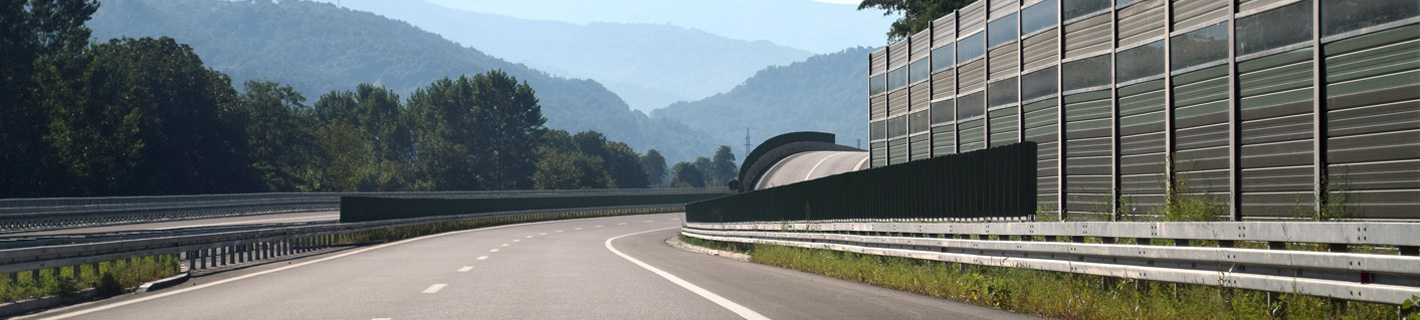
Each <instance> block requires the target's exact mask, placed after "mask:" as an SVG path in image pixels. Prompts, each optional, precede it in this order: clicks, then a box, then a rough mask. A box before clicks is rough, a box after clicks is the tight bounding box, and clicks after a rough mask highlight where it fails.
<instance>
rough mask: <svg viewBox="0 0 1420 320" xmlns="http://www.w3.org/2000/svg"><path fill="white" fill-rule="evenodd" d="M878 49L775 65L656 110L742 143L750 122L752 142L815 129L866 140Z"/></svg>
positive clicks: (847, 140) (846, 139) (659, 115)
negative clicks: (871, 68)
mask: <svg viewBox="0 0 1420 320" xmlns="http://www.w3.org/2000/svg"><path fill="white" fill-rule="evenodd" d="M873 50H876V49H872V48H862V47H858V48H851V49H846V50H843V51H839V52H837V53H831V54H824V55H818V56H814V57H812V58H809V59H808V60H807V61H804V62H797V63H794V64H791V65H788V66H783V67H770V68H768V69H764V70H762V71H759V73H756V74H755V75H754V77H751V78H749V79H748V80H745V82H744V84H742V85H740V86H738V87H735V89H734V90H730V92H726V93H722V94H717V95H715V96H712V97H709V98H705V99H703V100H700V101H695V102H682V103H676V104H673V105H671V106H669V107H666V108H664V109H659V110H656V111H655V112H652V113H651V116H652V117H653V118H656V119H669V120H675V121H679V122H681V123H685V124H686V125H687V126H689V127H690V128H691V129H695V130H699V131H704V132H707V133H709V134H710V135H711V137H712V138H713V139H714V142H715V143H718V144H728V145H740V143H743V141H744V134H745V128H746V127H748V128H749V129H750V135H751V137H752V138H753V139H754V141H752V142H753V143H759V142H760V141H764V139H768V138H770V137H773V136H775V135H779V134H782V133H786V132H794V131H805V130H811V131H824V132H832V133H835V134H837V135H838V143H839V144H842V145H848V146H853V145H855V144H856V143H857V140H855V139H863V146H867V143H868V142H867V140H868V58H867V57H868V53H871V52H872V51H873ZM736 142H739V143H736Z"/></svg>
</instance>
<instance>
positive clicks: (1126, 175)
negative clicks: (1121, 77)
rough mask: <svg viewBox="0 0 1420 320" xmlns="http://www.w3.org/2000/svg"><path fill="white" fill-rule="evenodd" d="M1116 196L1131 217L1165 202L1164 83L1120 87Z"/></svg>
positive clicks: (1150, 210)
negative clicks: (1117, 193)
mask: <svg viewBox="0 0 1420 320" xmlns="http://www.w3.org/2000/svg"><path fill="white" fill-rule="evenodd" d="M1117 92H1118V94H1119V134H1120V136H1119V175H1120V176H1119V183H1120V185H1119V193H1120V197H1121V198H1122V199H1123V201H1124V205H1125V207H1124V208H1123V209H1124V210H1125V211H1126V212H1128V213H1130V214H1148V213H1155V212H1157V211H1158V208H1159V206H1161V205H1163V198H1164V189H1165V188H1164V185H1165V183H1164V177H1165V176H1164V165H1165V162H1166V161H1167V159H1168V157H1167V155H1165V151H1166V150H1165V148H1164V147H1165V145H1166V142H1165V141H1164V129H1165V128H1164V118H1165V116H1166V115H1165V113H1164V81H1163V80H1162V79H1161V80H1155V81H1149V82H1144V83H1139V84H1134V85H1130V86H1127V87H1120V88H1119V89H1118V90H1117Z"/></svg>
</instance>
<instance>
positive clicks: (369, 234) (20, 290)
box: [0, 208, 684, 303]
mask: <svg viewBox="0 0 1420 320" xmlns="http://www.w3.org/2000/svg"><path fill="white" fill-rule="evenodd" d="M681 211H684V209H682V208H666V209H633V210H601V211H572V212H561V213H546V214H535V215H524V216H515V217H495V218H480V219H469V220H460V221H449V222H437V223H428V224H422V225H416V226H407V227H395V228H385V229H380V230H371V231H361V232H355V233H348V234H342V235H340V237H339V240H338V241H337V242H336V243H337V244H352V243H362V242H369V241H384V242H392V241H398V240H403V239H409V238H414V237H420V236H425V235H430V234H435V233H443V232H449V231H457V230H466V229H474V228H482V227H490V226H496V225H504V224H514V223H525V222H537V221H550V220H564V219H578V218H592V217H609V216H620V215H633V214H652V213H668V212H681ZM181 263H182V261H180V260H179V259H178V257H176V256H173V255H161V256H151V257H142V258H136V259H131V260H119V261H112V262H101V263H99V264H97V265H82V266H72V267H60V268H52V269H43V270H35V271H34V272H33V273H30V272H22V273H18V274H15V278H14V279H11V278H9V277H0V303H8V302H15V301H21V300H29V299H36V298H43V297H49V296H65V295H70V294H74V293H77V292H79V291H81V290H84V289H89V288H99V291H100V293H101V294H108V295H112V294H120V293H123V292H125V291H128V290H131V289H132V288H135V287H137V286H139V285H141V284H143V283H145V282H149V281H154V280H158V279H163V278H167V277H171V276H174V275H177V274H178V272H179V270H181V269H180V266H181ZM95 266H97V267H98V270H94V267H95Z"/></svg>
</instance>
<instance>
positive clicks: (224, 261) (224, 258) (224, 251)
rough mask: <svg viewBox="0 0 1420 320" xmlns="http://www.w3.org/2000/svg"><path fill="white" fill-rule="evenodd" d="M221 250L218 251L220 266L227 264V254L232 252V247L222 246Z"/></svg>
mask: <svg viewBox="0 0 1420 320" xmlns="http://www.w3.org/2000/svg"><path fill="white" fill-rule="evenodd" d="M221 250H222V252H221V253H220V255H221V256H222V261H221V262H222V264H221V265H222V266H226V265H227V256H229V255H231V254H232V247H231V246H222V248H221Z"/></svg>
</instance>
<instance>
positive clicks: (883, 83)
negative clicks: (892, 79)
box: [868, 74, 887, 95]
mask: <svg viewBox="0 0 1420 320" xmlns="http://www.w3.org/2000/svg"><path fill="white" fill-rule="evenodd" d="M883 92H887V75H885V74H880V75H876V76H873V77H872V78H869V79H868V95H875V94H879V93H883Z"/></svg>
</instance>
